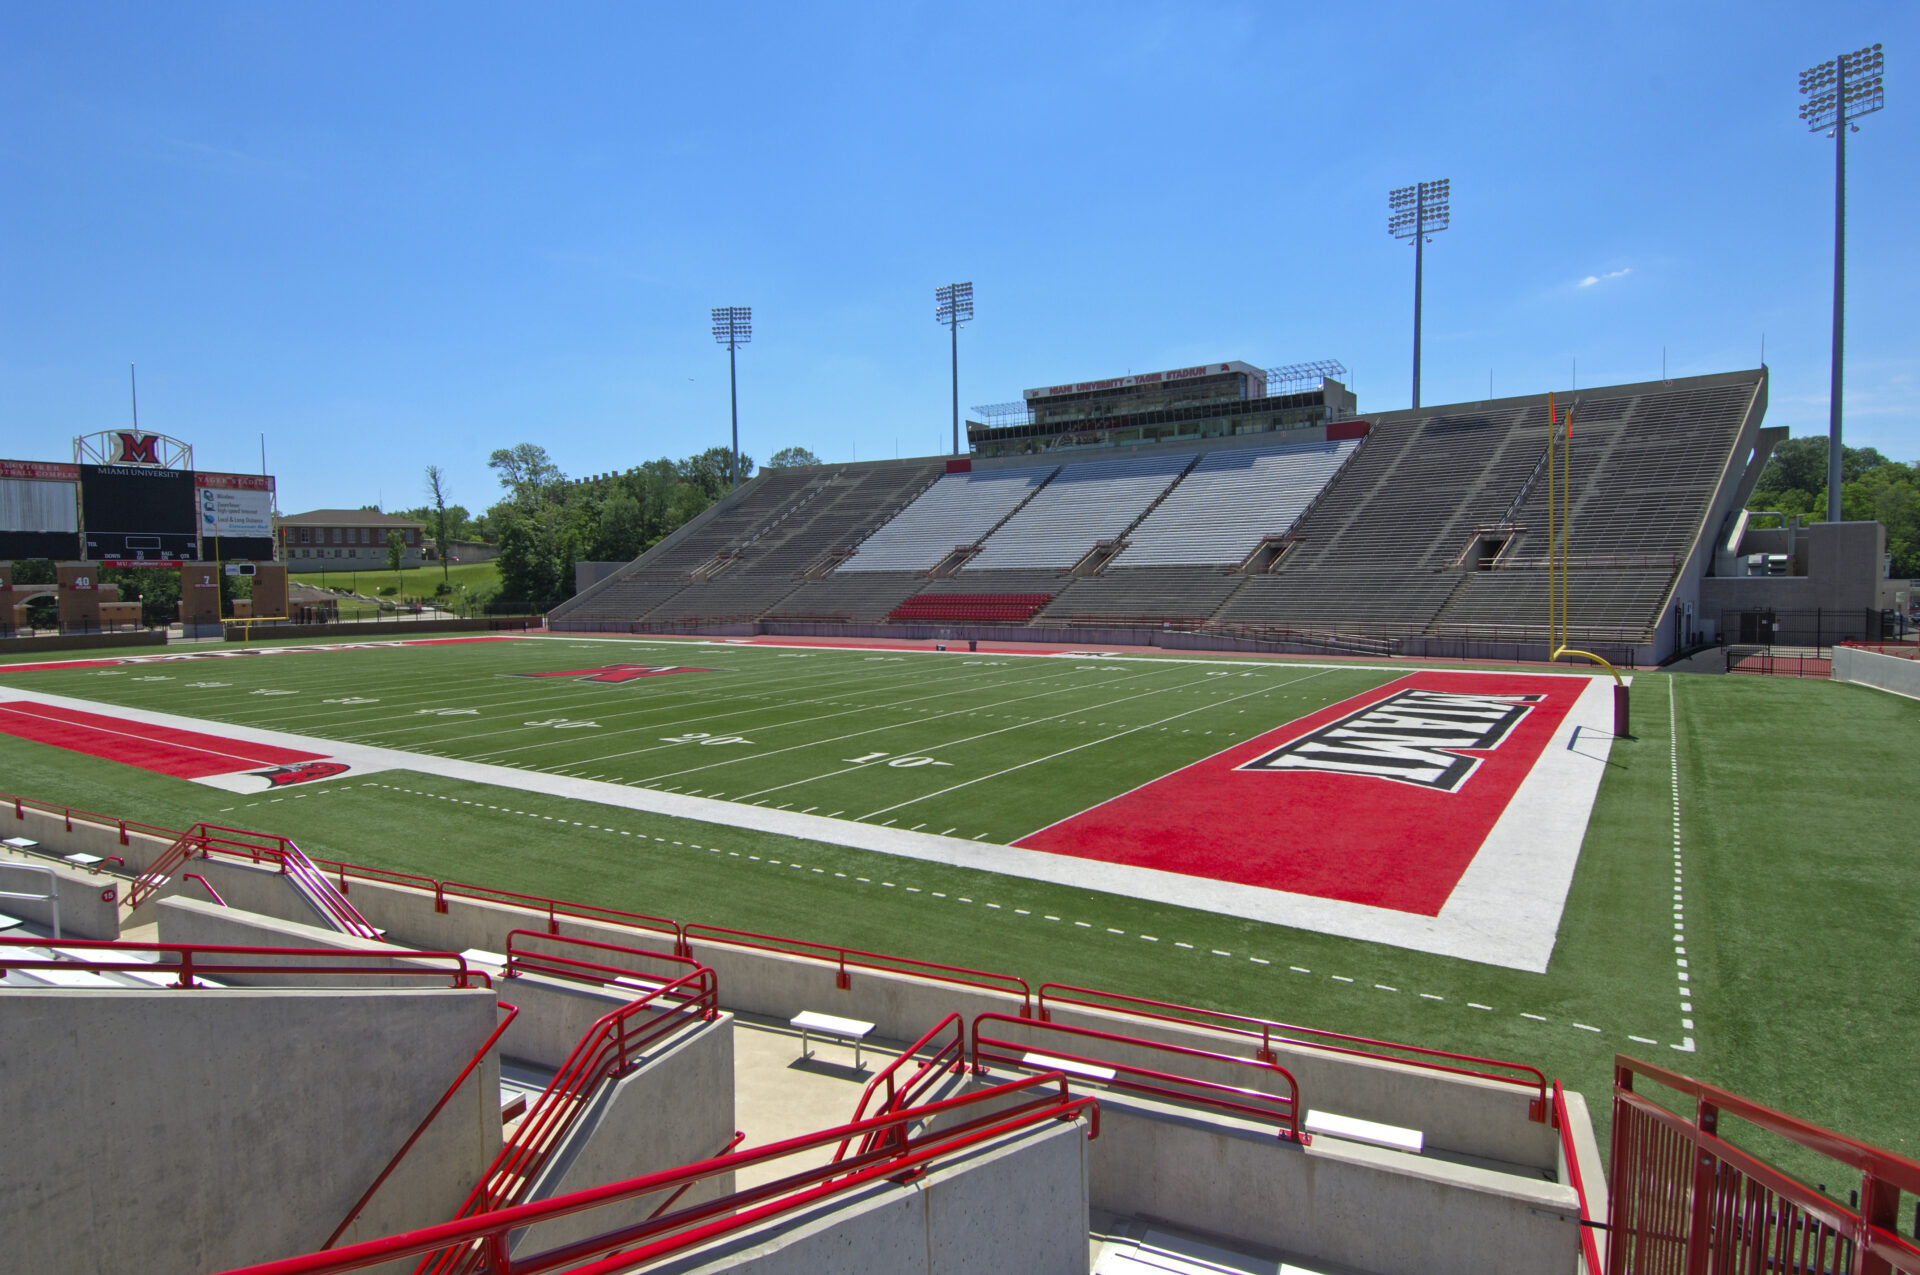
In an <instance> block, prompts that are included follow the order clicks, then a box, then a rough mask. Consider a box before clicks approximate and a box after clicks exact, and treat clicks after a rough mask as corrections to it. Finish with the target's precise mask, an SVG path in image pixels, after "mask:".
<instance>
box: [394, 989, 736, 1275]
mask: <svg viewBox="0 0 1920 1275" xmlns="http://www.w3.org/2000/svg"><path fill="white" fill-rule="evenodd" d="M719 1012H720V1001H719V986H718V984H717V982H716V980H715V979H714V974H713V971H712V970H710V969H708V968H706V967H705V966H703V965H702V966H695V967H694V969H693V972H692V973H689V974H687V975H684V976H683V977H681V978H677V979H675V980H673V981H672V982H670V983H665V984H663V985H661V986H660V987H657V988H655V989H654V990H652V991H650V992H648V993H647V994H646V995H645V996H642V997H640V998H638V999H637V1000H634V1001H633V1002H631V1003H630V1004H627V1005H623V1006H621V1007H620V1008H619V1009H616V1010H614V1011H613V1012H612V1013H609V1014H605V1015H603V1016H602V1017H601V1018H599V1019H598V1020H597V1021H595V1022H594V1024H593V1025H592V1026H591V1027H589V1028H588V1029H587V1030H586V1033H585V1034H584V1035H582V1036H581V1037H580V1043H579V1044H577V1045H575V1046H574V1047H573V1052H572V1053H571V1054H569V1055H568V1056H567V1060H566V1061H565V1062H564V1063H562V1064H561V1065H560V1068H559V1070H558V1071H556V1072H555V1073H554V1077H553V1080H552V1081H551V1082H549V1083H548V1085H547V1087H546V1089H544V1090H543V1091H541V1094H540V1096H539V1097H538V1098H537V1099H535V1100H534V1103H533V1106H532V1107H531V1108H530V1109H529V1110H528V1112H527V1115H526V1118H525V1119H523V1120H522V1121H521V1122H520V1125H519V1127H518V1128H516V1129H515V1130H514V1134H513V1137H511V1138H509V1139H508V1140H507V1142H506V1143H505V1145H503V1146H502V1147H501V1148H500V1151H499V1153H498V1154H497V1155H495V1156H494V1158H493V1163H492V1164H490V1165H488V1166H487V1171H486V1172H485V1173H483V1174H481V1176H480V1181H479V1182H477V1183H475V1184H474V1188H473V1190H472V1191H470V1192H468V1194H467V1198H466V1200H465V1201H464V1202H463V1203H462V1204H461V1205H460V1210H459V1212H457V1213H456V1214H454V1217H455V1218H456V1219H458V1218H464V1217H477V1216H479V1215H481V1214H484V1213H494V1212H497V1211H499V1210H500V1209H503V1208H509V1207H511V1206H513V1205H515V1204H518V1203H520V1202H521V1201H522V1200H524V1199H525V1198H526V1195H527V1193H528V1192H529V1191H531V1190H532V1189H533V1187H534V1183H535V1179H536V1178H537V1177H538V1175H539V1172H540V1169H541V1167H542V1166H543V1165H544V1164H546V1162H547V1160H548V1158H549V1157H550V1156H551V1155H552V1154H553V1152H554V1150H555V1149H557V1148H558V1146H559V1145H560V1142H561V1140H562V1139H563V1138H565V1137H566V1135H567V1132H568V1130H570V1129H571V1128H572V1127H573V1123H574V1121H575V1120H576V1119H578V1118H579V1116H580V1113H581V1112H583V1111H585V1110H586V1108H587V1105H588V1104H589V1102H591V1100H592V1098H593V1094H594V1093H595V1091H597V1090H598V1089H599V1087H600V1085H602V1084H603V1083H605V1082H606V1081H608V1080H612V1079H615V1078H617V1077H619V1076H621V1075H624V1074H625V1073H626V1072H627V1071H629V1070H631V1069H632V1068H633V1067H634V1066H636V1065H637V1063H638V1059H637V1057H636V1055H638V1054H639V1053H640V1052H641V1051H642V1050H644V1049H646V1048H647V1047H648V1046H650V1045H652V1044H654V1043H655V1042H656V1041H659V1040H661V1039H663V1038H664V1037H666V1036H668V1035H670V1034H671V1033H673V1032H675V1031H678V1030H679V1029H680V1028H681V1027H682V1026H684V1025H685V1024H686V1022H687V1021H689V1019H690V1017H692V1016H695V1015H697V1016H698V1019H699V1021H702V1022H711V1021H712V1020H713V1019H714V1018H715V1017H716V1016H717V1015H718V1014H719ZM478 1257H479V1254H478V1253H477V1252H473V1251H460V1250H456V1251H453V1252H449V1253H444V1254H442V1255H441V1257H440V1258H439V1260H437V1261H428V1262H423V1263H421V1265H420V1267H419V1270H420V1271H421V1272H435V1273H436V1275H444V1273H447V1272H455V1271H469V1270H473V1269H475V1263H476V1261H477V1259H478Z"/></svg>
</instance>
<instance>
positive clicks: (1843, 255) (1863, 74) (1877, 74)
mask: <svg viewBox="0 0 1920 1275" xmlns="http://www.w3.org/2000/svg"><path fill="white" fill-rule="evenodd" d="M1886 64H1887V61H1886V57H1885V55H1883V54H1882V53H1881V51H1880V46H1879V45H1877V44H1872V45H1868V46H1867V47H1866V48H1864V49H1856V50H1854V51H1853V52H1852V53H1842V54H1841V55H1840V56H1839V57H1837V58H1835V59H1834V60H1833V61H1831V62H1822V63H1820V64H1819V65H1818V66H1813V67H1808V68H1807V69H1806V70H1804V71H1802V72H1801V73H1800V92H1801V93H1803V94H1804V95H1806V99H1807V100H1806V101H1804V102H1802V103H1801V104H1800V118H1801V119H1803V120H1805V121H1806V122H1807V129H1808V131H1810V132H1814V133H1825V134H1826V135H1827V136H1828V137H1831V138H1832V139H1833V385H1832V387H1831V389H1830V390H1829V391H1828V401H1827V521H1828V522H1839V521H1840V456H1841V446H1840V379H1841V370H1842V367H1843V360H1842V353H1843V350H1844V343H1843V340H1842V330H1843V328H1844V327H1845V321H1846V287H1847V134H1848V133H1857V132H1859V131H1860V126H1859V125H1857V124H1855V123H1854V122H1853V121H1854V120H1856V119H1858V118H1860V117H1861V116H1862V115H1871V114H1873V113H1874V112H1875V111H1877V110H1879V109H1880V108H1881V107H1882V106H1884V105H1886V92H1885V88H1884V85H1883V84H1882V79H1881V72H1882V70H1883V69H1884V68H1885V67H1886Z"/></svg>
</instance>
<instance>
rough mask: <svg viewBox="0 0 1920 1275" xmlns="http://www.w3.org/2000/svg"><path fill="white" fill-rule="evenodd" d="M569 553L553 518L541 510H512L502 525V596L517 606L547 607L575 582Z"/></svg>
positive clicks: (542, 609) (504, 599)
mask: <svg viewBox="0 0 1920 1275" xmlns="http://www.w3.org/2000/svg"><path fill="white" fill-rule="evenodd" d="M567 557H568V555H567V554H566V552H565V549H564V546H563V545H562V544H561V542H560V536H559V534H558V529H557V528H556V527H555V526H554V520H553V519H551V518H547V517H542V516H541V515H540V514H539V513H538V512H535V513H520V514H509V515H507V516H506V517H504V518H503V520H502V522H501V526H500V562H499V567H500V598H501V601H502V603H503V604H505V605H507V606H510V607H512V608H514V609H523V608H524V609H526V610H529V611H545V610H548V609H550V608H552V607H553V606H555V605H557V604H558V603H559V602H560V601H561V599H562V598H564V597H565V596H566V593H567V592H568V591H570V590H568V588H567V586H569V585H571V584H572V580H571V579H570V578H569V577H570V575H571V572H570V570H569V567H568V563H567Z"/></svg>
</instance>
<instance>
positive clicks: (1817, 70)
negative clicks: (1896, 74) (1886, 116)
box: [1800, 44, 1887, 133]
mask: <svg viewBox="0 0 1920 1275" xmlns="http://www.w3.org/2000/svg"><path fill="white" fill-rule="evenodd" d="M1886 65H1887V57H1886V53H1885V52H1884V51H1883V48H1882V46H1881V45H1878V44H1870V45H1868V46H1867V47H1865V48H1864V49H1856V50H1854V51H1853V52H1852V53H1842V54H1841V55H1840V56H1839V57H1838V58H1833V59H1830V60H1828V61H1826V62H1822V63H1820V64H1819V65H1818V66H1811V67H1808V68H1807V69H1806V70H1804V71H1802V72H1801V73H1800V92H1801V93H1802V94H1804V95H1805V96H1806V99H1807V100H1806V101H1804V102H1802V103H1801V104H1800V118H1801V119H1803V120H1805V121H1806V123H1807V131H1808V132H1812V133H1826V132H1830V131H1832V130H1833V129H1835V128H1838V127H1839V126H1840V125H1841V124H1843V123H1845V122H1847V121H1848V120H1854V119H1858V118H1859V117H1860V116H1862V115H1871V114H1873V113H1874V112H1875V111H1877V110H1879V109H1880V108H1881V107H1883V106H1885V105H1886V78H1885V75H1884V72H1885V70H1886Z"/></svg>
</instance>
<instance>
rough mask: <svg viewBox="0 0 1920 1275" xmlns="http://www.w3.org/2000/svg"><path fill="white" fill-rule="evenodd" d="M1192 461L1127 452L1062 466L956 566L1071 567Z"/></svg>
mask: <svg viewBox="0 0 1920 1275" xmlns="http://www.w3.org/2000/svg"><path fill="white" fill-rule="evenodd" d="M1192 462H1193V453H1191V452H1179V453H1174V454H1172V455H1150V456H1126V457H1119V458H1116V459H1112V460H1092V461H1085V462H1082V463H1080V464H1075V465H1066V466H1063V467H1062V468H1061V470H1060V473H1059V474H1058V475H1057V476H1056V477H1055V478H1054V480H1053V481H1052V482H1050V483H1048V484H1047V485H1046V486H1045V487H1043V488H1041V489H1040V491H1039V492H1037V493H1036V494H1035V495H1034V497H1033V499H1031V500H1029V501H1028V502H1027V503H1026V504H1025V505H1023V506H1021V508H1020V510H1019V512H1017V513H1015V514H1014V515H1013V517H1011V518H1009V519H1007V521H1006V522H1005V523H1004V524H1003V525H1002V526H1001V527H1000V529H999V530H998V531H996V532H994V533H993V534H992V535H991V536H989V537H987V541H986V547H985V548H983V549H982V550H981V551H980V553H979V554H978V556H976V557H974V558H972V559H971V560H969V561H968V562H967V564H966V565H965V566H963V567H961V568H960V574H961V575H963V576H964V575H968V574H970V573H972V572H975V571H992V570H1003V569H1006V568H1010V567H1011V568H1018V567H1071V566H1072V565H1073V564H1074V563H1076V562H1078V561H1079V560H1080V559H1081V558H1083V557H1085V556H1086V555H1087V553H1088V552H1089V551H1090V550H1092V548H1093V547H1094V546H1095V545H1097V544H1099V543H1100V542H1102V541H1105V540H1111V539H1113V538H1114V537H1116V536H1118V535H1120V534H1121V533H1122V532H1124V531H1125V530H1126V529H1127V528H1128V527H1130V526H1132V525H1133V523H1134V521H1135V520H1136V519H1138V518H1139V517H1140V515H1141V514H1142V513H1145V512H1146V510H1147V508H1148V506H1150V505H1152V504H1153V502H1154V501H1156V500H1158V499H1159V498H1160V497H1161V495H1162V494H1163V493H1164V492H1165V491H1166V490H1167V488H1168V487H1169V486H1171V485H1172V484H1173V481H1174V480H1175V479H1176V478H1178V477H1179V476H1180V474H1181V473H1182V472H1184V471H1185V470H1186V468H1187V466H1188V465H1190V464H1191V463H1192Z"/></svg>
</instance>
